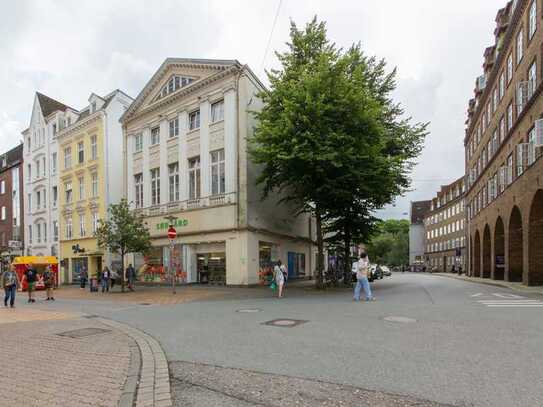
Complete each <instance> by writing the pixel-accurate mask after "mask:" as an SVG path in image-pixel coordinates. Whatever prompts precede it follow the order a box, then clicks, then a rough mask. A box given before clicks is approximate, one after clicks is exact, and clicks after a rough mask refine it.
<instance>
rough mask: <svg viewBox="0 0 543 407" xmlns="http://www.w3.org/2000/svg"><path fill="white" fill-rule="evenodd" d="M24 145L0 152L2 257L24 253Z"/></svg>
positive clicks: (0, 243)
mask: <svg viewBox="0 0 543 407" xmlns="http://www.w3.org/2000/svg"><path fill="white" fill-rule="evenodd" d="M23 196H24V194H23V145H22V144H21V145H19V146H17V147H15V148H13V149H11V150H9V151H8V152H6V153H4V154H0V257H2V258H3V259H6V258H9V257H10V256H16V255H21V254H22V253H23V247H22V245H23V242H24V236H23V233H24V224H23V210H24V209H23V208H24V206H23Z"/></svg>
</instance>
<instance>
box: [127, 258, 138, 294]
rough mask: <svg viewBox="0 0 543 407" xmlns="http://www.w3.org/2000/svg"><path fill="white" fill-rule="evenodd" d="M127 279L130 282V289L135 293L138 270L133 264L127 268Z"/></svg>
mask: <svg viewBox="0 0 543 407" xmlns="http://www.w3.org/2000/svg"><path fill="white" fill-rule="evenodd" d="M126 279H127V280H128V289H129V290H130V291H134V282H135V281H136V269H135V268H134V267H133V266H132V263H130V264H129V265H128V267H127V268H126Z"/></svg>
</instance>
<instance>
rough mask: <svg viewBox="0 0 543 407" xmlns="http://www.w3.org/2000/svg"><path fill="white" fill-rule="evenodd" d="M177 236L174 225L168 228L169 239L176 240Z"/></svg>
mask: <svg viewBox="0 0 543 407" xmlns="http://www.w3.org/2000/svg"><path fill="white" fill-rule="evenodd" d="M176 237H177V230H175V228H174V227H173V226H170V227H169V228H168V239H170V240H174V239H175V238H176Z"/></svg>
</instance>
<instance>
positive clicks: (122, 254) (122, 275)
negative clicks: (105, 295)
mask: <svg viewBox="0 0 543 407" xmlns="http://www.w3.org/2000/svg"><path fill="white" fill-rule="evenodd" d="M120 275H121V291H122V292H123V293H124V252H121V273H120Z"/></svg>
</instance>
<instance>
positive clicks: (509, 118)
mask: <svg viewBox="0 0 543 407" xmlns="http://www.w3.org/2000/svg"><path fill="white" fill-rule="evenodd" d="M512 128H513V103H509V106H507V131H509V130H511V129H512Z"/></svg>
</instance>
